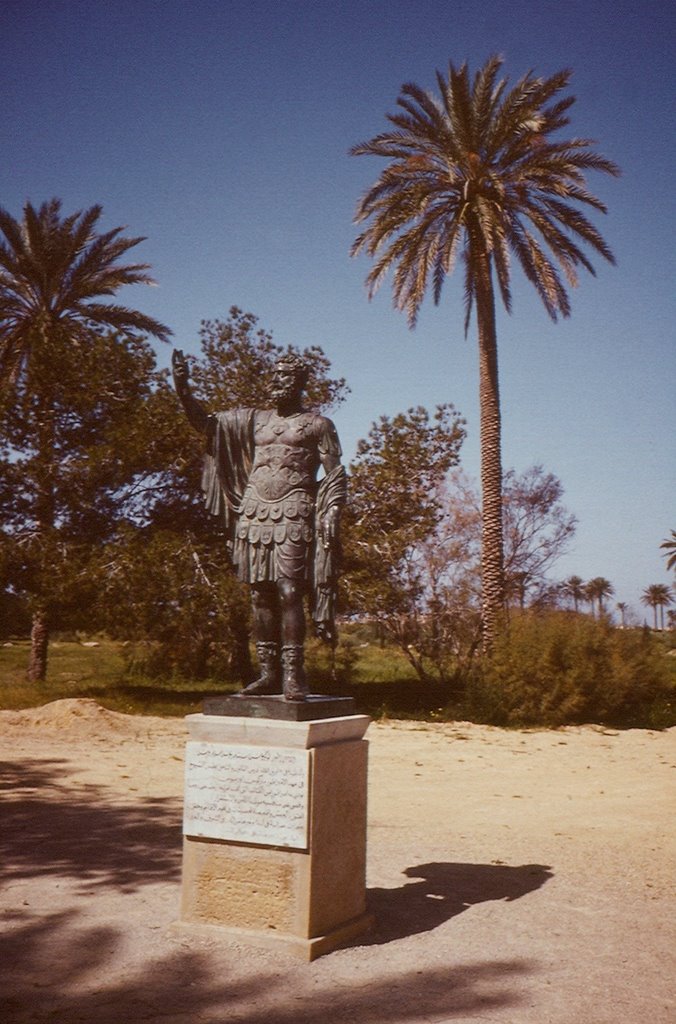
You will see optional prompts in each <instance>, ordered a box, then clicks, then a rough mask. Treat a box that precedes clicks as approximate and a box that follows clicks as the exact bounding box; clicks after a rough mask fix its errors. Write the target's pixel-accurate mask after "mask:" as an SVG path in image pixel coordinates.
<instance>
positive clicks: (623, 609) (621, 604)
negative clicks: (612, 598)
mask: <svg viewBox="0 0 676 1024" xmlns="http://www.w3.org/2000/svg"><path fill="white" fill-rule="evenodd" d="M617 610H618V612H619V613H620V620H621V622H622V629H624V628H625V626H626V624H627V621H626V620H627V602H626V601H618V602H617Z"/></svg>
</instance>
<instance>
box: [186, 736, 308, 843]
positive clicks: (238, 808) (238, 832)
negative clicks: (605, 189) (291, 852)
mask: <svg viewBox="0 0 676 1024" xmlns="http://www.w3.org/2000/svg"><path fill="white" fill-rule="evenodd" d="M309 774H310V751H309V750H299V749H294V748H289V747H263V746H260V747H254V746H246V745H244V744H238V743H233V744H226V743H207V742H201V743H200V742H189V743H188V744H187V745H186V759H185V807H184V813H183V831H184V833H185V834H186V835H188V836H198V837H204V838H207V839H231V840H234V841H236V842H240V843H260V844H263V845H266V846H288V847H293V848H296V849H301V850H302V849H305V848H306V847H307V831H308V806H309Z"/></svg>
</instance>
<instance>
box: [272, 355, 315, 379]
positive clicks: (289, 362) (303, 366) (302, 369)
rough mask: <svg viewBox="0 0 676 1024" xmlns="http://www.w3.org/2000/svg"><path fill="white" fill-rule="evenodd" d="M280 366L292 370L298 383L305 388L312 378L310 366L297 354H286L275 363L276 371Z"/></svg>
mask: <svg viewBox="0 0 676 1024" xmlns="http://www.w3.org/2000/svg"><path fill="white" fill-rule="evenodd" d="M278 366H280V367H282V368H284V369H287V370H291V372H292V373H293V375H294V377H295V378H296V380H297V381H298V383H299V384H301V385H302V386H303V387H305V385H306V384H307V382H308V378H309V376H310V366H309V363H307V362H306V360H305V359H303V357H302V356H299V355H296V353H295V352H285V353H284V355H282V356H280V357H279V359H278V360H277V361H276V362H275V369H276V368H277V367H278Z"/></svg>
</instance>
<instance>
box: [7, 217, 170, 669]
mask: <svg viewBox="0 0 676 1024" xmlns="http://www.w3.org/2000/svg"><path fill="white" fill-rule="evenodd" d="M101 212H102V210H101V207H100V206H92V207H91V208H90V209H88V210H84V211H78V212H77V213H72V214H69V215H68V216H62V215H61V201H60V200H59V199H52V200H50V201H49V202H46V203H43V204H42V206H40V207H39V208H38V209H36V208H35V207H33V206H32V205H31V203H26V205H25V206H24V210H23V218H22V220H21V221H17V220H15V218H14V217H13V216H12V215H11V214H10V213H9V212H8V211H7V210H5V209H3V208H1V207H0V386H1V388H2V392H1V393H2V395H3V400H5V401H11V390H12V387H19V386H21V385H22V384H23V385H25V386H26V387H29V388H30V387H31V380H30V370H31V366H32V365H33V364H35V365H39V374H38V376H40V378H41V379H43V378H44V377H45V374H46V373H52V374H53V375H58V366H55V365H51V363H52V360H51V359H50V353H51V352H52V351H53V350H54V349H55V348H58V346H59V345H63V344H68V345H79V346H85V345H86V344H87V342H88V339H90V338H91V337H92V335H93V333H94V332H96V331H100V330H103V329H106V330H110V329H112V330H114V331H118V332H120V333H122V334H125V335H127V336H130V337H137V336H139V335H148V334H150V335H153V336H155V337H157V338H160V339H161V340H163V341H166V340H168V338H169V335H170V334H171V331H170V330H169V328H168V327H165V326H164V324H161V323H159V321H157V320H154V319H153V318H152V317H150V316H146V315H145V314H143V313H140V312H138V311H137V310H135V309H129V308H127V307H125V306H120V305H118V304H116V303H113V302H110V301H107V300H105V297H107V296H112V295H114V294H115V293H116V292H117V291H118V290H119V289H120V288H121V287H122V286H123V285H127V284H153V283H154V282H153V280H152V278H151V277H150V276H149V274H148V273H147V271H148V270H149V265H148V264H147V263H127V264H123V263H120V262H119V260H120V258H121V257H122V256H123V255H124V254H125V253H126V252H127V251H128V250H129V249H132V248H133V247H134V246H135V245H137V244H138V243H139V242H141V241H143V239H142V238H124V237H123V236H122V234H121V232H122V230H123V229H122V228H114V229H113V230H112V231H107V232H104V233H103V234H99V233H97V231H96V226H97V223H98V221H99V218H100V216H101ZM102 299H104V301H102ZM48 394H49V389H48V388H46V389H45V388H44V387H43V388H42V389H41V390H40V395H41V396H42V397H41V401H42V405H41V406H40V407H39V408H37V409H36V410H35V414H34V415H35V423H34V432H35V448H36V452H37V459H38V460H39V462H40V464H41V465H42V466H43V467H44V472H43V474H42V475H43V484H42V486H41V487H40V488H38V492H37V493H36V494H35V496H34V507H33V509H32V514H33V519H34V520H35V523H36V530H37V533H38V534H41V535H42V536H46V535H47V534H48V533H49V531H50V530H52V529H53V527H54V521H55V509H54V507H53V501H52V500H51V490H52V488H51V486H50V480H51V479H52V475H53V473H54V472H56V468H57V467H56V466H55V456H54V423H53V409H50V406H49V399H48V397H46V396H47V395H48ZM38 539H39V538H38ZM47 585H48V584H47V582H46V581H43V582H42V586H41V588H40V589H41V590H42V593H41V594H40V595H38V597H37V599H36V604H35V611H34V616H33V630H32V647H31V660H30V665H29V670H28V675H29V678H30V679H32V680H40V679H44V678H45V673H46V666H47V644H48V639H49V624H48V619H47V602H46V600H45V599H44V598H45V589H46V587H47Z"/></svg>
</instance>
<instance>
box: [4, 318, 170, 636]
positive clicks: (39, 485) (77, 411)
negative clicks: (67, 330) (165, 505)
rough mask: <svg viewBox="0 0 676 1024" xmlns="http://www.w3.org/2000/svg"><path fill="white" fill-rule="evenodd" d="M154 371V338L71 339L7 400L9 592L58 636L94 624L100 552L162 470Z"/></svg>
mask: <svg viewBox="0 0 676 1024" xmlns="http://www.w3.org/2000/svg"><path fill="white" fill-rule="evenodd" d="M154 367H155V360H154V355H153V353H152V350H151V349H150V347H149V346H148V345H147V344H146V343H145V342H142V341H138V340H132V339H129V338H120V337H117V336H114V335H106V336H102V335H93V336H91V337H90V339H89V342H88V344H87V345H86V346H83V347H82V348H80V347H79V346H75V345H72V344H70V343H69V341H68V340H67V339H66V338H65V337H63V336H61V337H57V338H55V339H54V340H53V342H52V344H51V346H50V348H49V350H47V349H45V348H43V347H37V348H36V349H34V351H33V353H32V358H31V360H30V363H29V364H28V365H27V366H26V368H25V371H24V373H23V374H22V375H21V377H20V378H19V379H18V380H17V381H16V382H15V384H14V386H13V387H12V389H11V390H8V391H6V392H5V393H4V394H3V396H2V399H1V400H0V518H1V520H2V523H3V528H2V533H1V534H0V546H1V548H2V552H3V557H2V566H3V576H4V579H3V583H4V589H5V591H6V592H9V593H12V594H14V596H15V599H16V598H20V599H22V601H23V602H24V603H25V604H26V605H27V606H28V607H29V608H30V609H31V610H32V611H33V612H36V611H38V610H40V611H41V613H42V614H43V615H44V616H45V618H46V619H47V621H51V623H52V625H53V626H54V627H56V628H66V627H68V628H76V627H81V626H83V625H84V623H85V620H86V619H88V620H89V621H88V623H87V624H88V626H89V628H92V622H91V616H92V612H93V608H94V602H93V600H92V594H93V591H94V589H95V588H94V585H93V583H92V580H91V577H90V575H89V563H90V559H91V556H92V552H94V551H95V550H97V549H98V548H99V547H100V546H101V545H102V544H104V543H105V542H106V541H107V540H108V539H109V538H110V537H111V536H112V535H113V534H114V532H115V530H116V529H117V528H118V526H119V523H120V522H121V521H123V520H125V519H131V518H132V517H133V511H134V508H135V507H136V505H137V504H138V502H139V488H140V487H142V485H143V481H144V480H146V479H147V477H148V474H149V473H151V472H152V470H153V469H154V467H155V465H156V463H157V460H158V451H157V438H156V437H155V436H154V434H153V429H152V428H153V422H154V407H155V401H156V393H155V389H156V387H157V385H158V383H159V381H160V378H159V376H158V374H157V373H156V371H155V369H154ZM45 432H47V433H48V439H49V443H46V442H45Z"/></svg>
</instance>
